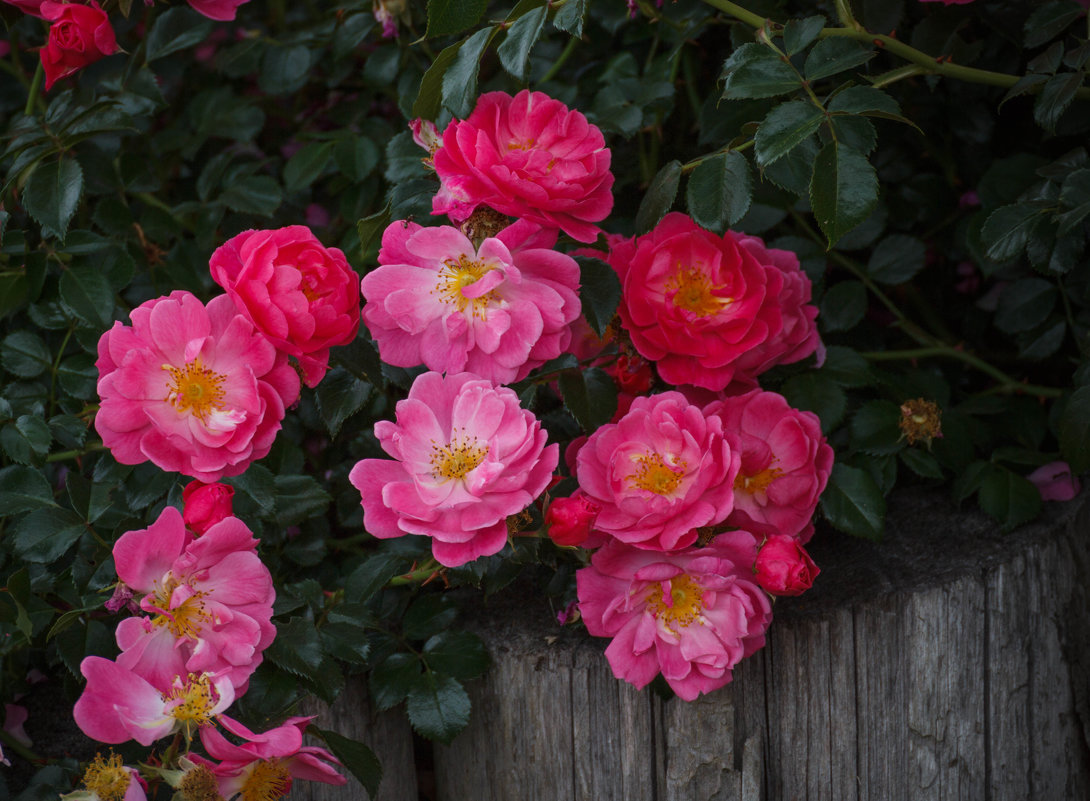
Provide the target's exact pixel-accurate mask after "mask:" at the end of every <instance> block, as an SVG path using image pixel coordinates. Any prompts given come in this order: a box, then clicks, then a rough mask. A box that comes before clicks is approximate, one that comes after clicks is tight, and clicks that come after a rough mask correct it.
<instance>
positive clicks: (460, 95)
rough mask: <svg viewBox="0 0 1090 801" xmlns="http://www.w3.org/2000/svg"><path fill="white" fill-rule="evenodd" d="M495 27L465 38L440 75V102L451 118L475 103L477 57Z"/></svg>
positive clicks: (491, 35)
mask: <svg viewBox="0 0 1090 801" xmlns="http://www.w3.org/2000/svg"><path fill="white" fill-rule="evenodd" d="M542 10H544V9H542ZM496 30H497V29H496V28H494V27H487V28H482V29H481V30H479V31H477V32H476V33H475V34H473V35H472V36H470V37H469V38H468V39H466V40H465V41H464V42H463V43H462V46H461V47H460V48H459V49H458V52H457V54H456V55H455V57H454V61H453V62H451V65H450V67H449V68H448V69H447V70H446V72H445V73H444V74H443V79H442V87H443V91H442V96H443V105H444V106H446V107H447V108H448V109H450V112H451V114H453V115H454V116H455V117H460V118H463V119H464V118H465V117H468V116H469V115H470V113H472V111H473V107H474V106H475V105H476V103H477V74H478V73H479V72H480V69H481V57H482V56H483V55H484V53H485V51H486V50H487V49H488V45H489V43H490V42H491V41H492V37H493V36H495V35H496Z"/></svg>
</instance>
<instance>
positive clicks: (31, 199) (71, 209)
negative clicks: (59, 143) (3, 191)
mask: <svg viewBox="0 0 1090 801" xmlns="http://www.w3.org/2000/svg"><path fill="white" fill-rule="evenodd" d="M82 193H83V169H82V168H81V167H80V165H79V162H78V161H76V159H74V158H67V159H59V160H57V161H47V162H45V163H44V164H39V165H38V166H37V167H36V168H35V170H34V172H32V173H31V174H30V177H29V178H28V179H27V182H26V186H25V187H23V205H24V206H25V207H26V210H27V212H28V213H29V214H30V216H31V217H33V218H34V219H35V220H37V222H38V224H39V225H41V226H42V227H43V228H46V229H48V230H49V232H50V233H52V234H53V235H55V236H57V237H58V238H60V239H64V234H65V231H67V230H68V223H69V222H70V221H71V219H72V216H73V215H74V214H75V213H76V207H77V206H79V199H80V195H81V194H82ZM43 233H45V232H44V231H43Z"/></svg>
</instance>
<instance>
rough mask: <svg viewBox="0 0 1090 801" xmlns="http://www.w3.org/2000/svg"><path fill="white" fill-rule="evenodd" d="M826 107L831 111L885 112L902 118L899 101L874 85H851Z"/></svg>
mask: <svg viewBox="0 0 1090 801" xmlns="http://www.w3.org/2000/svg"><path fill="white" fill-rule="evenodd" d="M826 109H827V110H828V111H829V112H830V113H834V112H839V113H843V114H885V115H888V116H889V117H892V118H897V119H901V107H900V105H899V104H898V103H897V101H896V100H894V99H893V98H892V97H890V96H889V95H888V94H886V93H885V92H883V91H882V90H881V89H875V88H874V87H873V86H849V87H848V88H847V89H845V90H844V91H843V92H837V93H836V94H835V95H833V97H832V98H830V99H829V103H828V105H827V106H826Z"/></svg>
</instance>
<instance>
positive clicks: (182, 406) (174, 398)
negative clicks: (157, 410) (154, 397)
mask: <svg viewBox="0 0 1090 801" xmlns="http://www.w3.org/2000/svg"><path fill="white" fill-rule="evenodd" d="M163 369H164V370H166V371H167V372H168V373H170V377H171V380H172V381H173V382H174V383H173V384H172V385H170V386H169V388H168V390H167V396H166V398H164V400H165V401H166V402H167V403H170V404H173V406H174V408H175V409H177V410H178V411H179V412H184V411H186V410H188V411H190V412H192V413H193V414H195V415H196V416H197V417H199V418H200V419H201V422H205V423H206V422H208V415H209V414H210V413H212V412H213V411H220V410H222V409H223V408H224V406H223V395H224V389H223V383H224V382H225V381H226V380H227V376H225V375H223V374H221V373H215V372H212V371H211V370H209V369H208V368H207V367H202V366H201V360H200V359H199V358H197V359H194V360H193V361H191V362H190V363H189V364H187V365H186V366H185V367H172V366H171V365H169V364H164V365H163Z"/></svg>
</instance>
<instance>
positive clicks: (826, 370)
mask: <svg viewBox="0 0 1090 801" xmlns="http://www.w3.org/2000/svg"><path fill="white" fill-rule="evenodd" d="M821 373H822V374H823V375H826V376H828V377H829V378H830V379H832V380H833V381H834V382H835V383H837V384H839V385H840V386H842V387H865V386H868V385H870V384H872V383H873V382H874V373H873V371H872V370H871V369H870V363H869V362H867V360H866V359H864V358H863V357H862V356H860V355H859V354H858V353H856V352H855V351H854V350H852V349H851V348H845V347H843V346H841V345H830V346H829V347H828V349H827V350H826V351H825V364H823V365H821Z"/></svg>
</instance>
